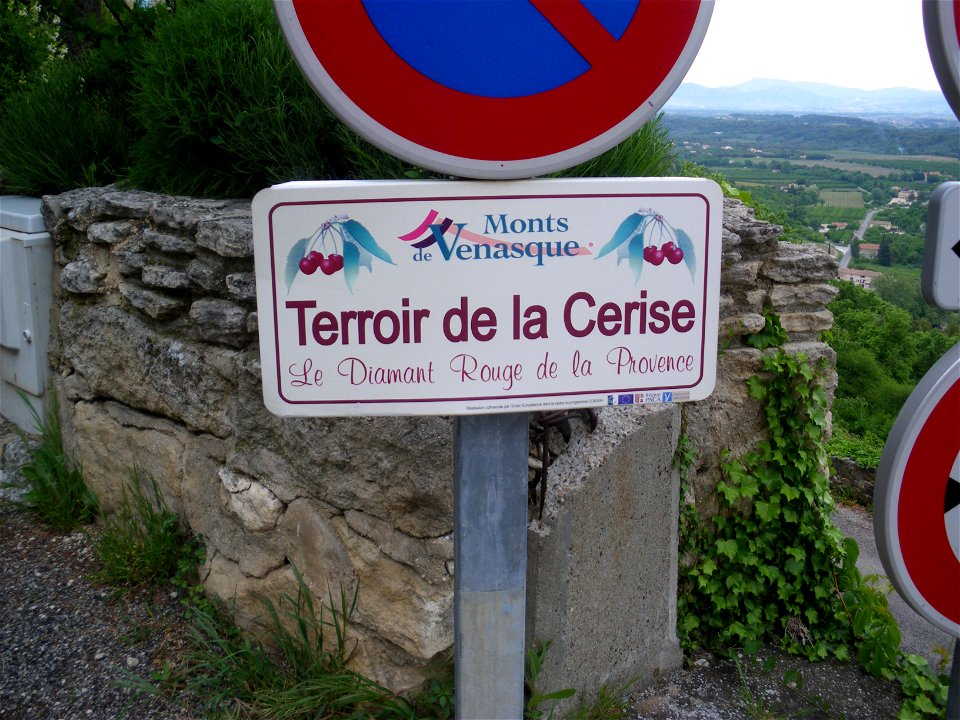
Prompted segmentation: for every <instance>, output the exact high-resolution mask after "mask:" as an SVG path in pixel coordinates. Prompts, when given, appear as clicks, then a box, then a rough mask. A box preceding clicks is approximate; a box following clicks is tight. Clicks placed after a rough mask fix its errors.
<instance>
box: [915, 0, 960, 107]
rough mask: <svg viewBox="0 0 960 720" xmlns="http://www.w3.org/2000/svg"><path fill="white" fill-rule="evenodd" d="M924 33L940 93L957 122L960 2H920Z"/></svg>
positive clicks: (959, 93)
mask: <svg viewBox="0 0 960 720" xmlns="http://www.w3.org/2000/svg"><path fill="white" fill-rule="evenodd" d="M923 31H924V34H925V35H926V38H927V50H928V51H929V52H930V61H931V62H932V63H933V70H934V72H935V73H936V75H937V81H938V82H939V83H940V89H941V90H943V94H944V97H946V98H947V103H949V105H950V107H951V108H952V109H953V113H954V115H956V116H957V117H958V118H960V0H923Z"/></svg>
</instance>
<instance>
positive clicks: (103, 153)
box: [0, 56, 131, 195]
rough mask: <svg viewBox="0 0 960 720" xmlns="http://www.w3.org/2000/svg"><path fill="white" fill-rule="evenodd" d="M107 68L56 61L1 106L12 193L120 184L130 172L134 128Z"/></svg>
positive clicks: (0, 146)
mask: <svg viewBox="0 0 960 720" xmlns="http://www.w3.org/2000/svg"><path fill="white" fill-rule="evenodd" d="M103 69H104V68H103V67H102V66H100V65H98V64H97V63H95V62H93V60H92V59H91V57H88V56H82V57H80V58H76V59H66V60H61V61H57V62H55V63H52V64H51V65H50V66H49V68H48V69H47V71H46V73H45V74H44V77H43V78H36V79H35V80H34V82H33V83H31V84H30V85H27V86H25V87H24V88H23V89H22V90H20V91H19V92H17V93H15V94H13V95H12V96H10V97H9V98H7V99H6V101H5V102H4V103H3V106H2V108H0V172H2V174H3V182H4V186H5V188H7V189H8V190H10V191H13V192H18V193H24V194H28V195H42V194H44V193H56V192H62V191H64V190H68V189H70V188H74V187H83V186H91V185H102V184H108V183H111V182H113V181H114V180H115V179H116V178H117V175H118V173H119V172H120V171H121V170H122V169H123V168H125V167H126V165H127V157H128V155H129V151H130V135H131V131H130V127H129V125H128V123H127V121H126V119H125V117H126V115H125V110H124V105H123V98H122V97H117V96H116V95H114V94H112V93H111V92H109V90H107V89H106V88H105V87H104V78H103V75H102V74H101V71H102V70H103Z"/></svg>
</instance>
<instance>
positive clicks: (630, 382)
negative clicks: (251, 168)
mask: <svg viewBox="0 0 960 720" xmlns="http://www.w3.org/2000/svg"><path fill="white" fill-rule="evenodd" d="M721 210H722V195H721V192H720V189H719V187H718V186H717V185H716V184H715V183H713V182H712V181H709V180H700V179H639V178H638V179H616V180H535V181H526V182H518V183H510V184H496V185H490V184H485V183H478V182H410V181H405V182H395V181H382V182H381V181H378V182H360V183H358V182H336V181H334V182H297V183H288V184H286V185H280V186H276V187H273V188H270V189H267V190H264V191H262V192H261V193H259V194H258V195H257V197H256V198H255V199H254V203H253V220H254V242H255V252H256V268H257V303H258V310H259V312H258V320H259V329H260V348H261V363H262V372H263V389H264V399H265V402H266V405H267V407H268V408H269V409H270V410H271V411H272V412H274V413H277V414H279V415H311V416H317V415H399V414H405V415H411V414H413V415H417V414H423V415H426V414H432V415H438V414H480V413H495V412H496V413H500V412H511V411H526V410H543V409H561V408H573V407H590V406H598V405H623V404H635V403H644V402H671V401H674V402H676V401H684V400H699V399H702V398H705V397H707V396H708V395H709V394H710V392H711V391H712V390H713V386H714V382H715V377H716V346H717V323H718V314H719V288H720V249H721Z"/></svg>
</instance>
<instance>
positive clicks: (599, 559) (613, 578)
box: [526, 405, 683, 712]
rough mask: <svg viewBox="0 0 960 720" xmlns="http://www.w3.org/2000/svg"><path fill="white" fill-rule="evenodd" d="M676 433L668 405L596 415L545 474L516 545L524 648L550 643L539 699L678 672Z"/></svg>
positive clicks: (675, 417) (674, 411)
mask: <svg viewBox="0 0 960 720" xmlns="http://www.w3.org/2000/svg"><path fill="white" fill-rule="evenodd" d="M679 433H680V408H679V406H677V405H649V406H636V407H633V408H616V409H612V408H610V409H604V410H602V411H601V413H600V425H599V427H598V429H597V431H596V432H595V433H593V434H592V435H590V434H584V435H582V436H580V437H576V438H575V439H574V440H573V441H572V442H571V444H570V446H568V448H567V451H566V452H565V453H564V454H562V455H561V456H560V457H559V458H558V459H557V461H556V462H555V463H554V465H553V466H551V474H550V478H551V480H550V486H548V489H547V503H548V511H547V512H545V513H544V520H543V522H542V526H541V525H540V524H539V523H537V522H536V521H535V522H533V523H531V525H530V530H529V534H528V540H527V547H528V551H527V629H526V633H527V644H528V647H529V646H531V644H537V643H542V642H546V641H550V642H551V643H552V645H551V647H550V651H549V653H548V654H547V657H546V663H545V665H544V668H543V672H542V674H541V676H540V679H539V682H538V686H539V688H541V689H543V690H544V691H553V690H559V689H562V688H575V689H577V690H582V691H584V692H585V693H587V695H589V696H592V695H593V694H595V693H596V691H597V690H598V689H599V688H600V687H601V686H603V685H607V686H610V687H618V686H621V685H623V684H625V683H627V682H629V681H631V680H634V679H636V680H637V681H638V683H640V685H643V684H645V683H647V682H649V681H650V680H651V679H652V678H654V677H656V676H657V675H659V674H662V673H667V672H670V671H672V670H674V669H676V668H678V667H679V666H680V664H681V662H682V657H683V656H682V653H681V650H680V646H679V642H678V640H677V632H676V622H677V616H676V612H677V610H676V608H677V598H676V593H677V511H678V510H677V509H678V503H679V487H680V481H679V477H678V474H677V472H676V471H675V470H674V469H673V467H672V461H673V453H674V448H675V446H676V441H677V437H678V436H679ZM570 704H572V701H570V702H569V703H568V706H569V705H570ZM562 711H563V709H561V712H562Z"/></svg>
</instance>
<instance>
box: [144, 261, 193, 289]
mask: <svg viewBox="0 0 960 720" xmlns="http://www.w3.org/2000/svg"><path fill="white" fill-rule="evenodd" d="M140 279H141V280H142V281H143V284H144V285H149V286H150V287H157V288H164V289H166V290H184V289H186V288H188V287H190V278H189V277H187V273H186V272H184V271H183V270H178V269H177V268H174V267H170V266H169V265H144V266H143V271H142V274H141V277H140Z"/></svg>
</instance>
